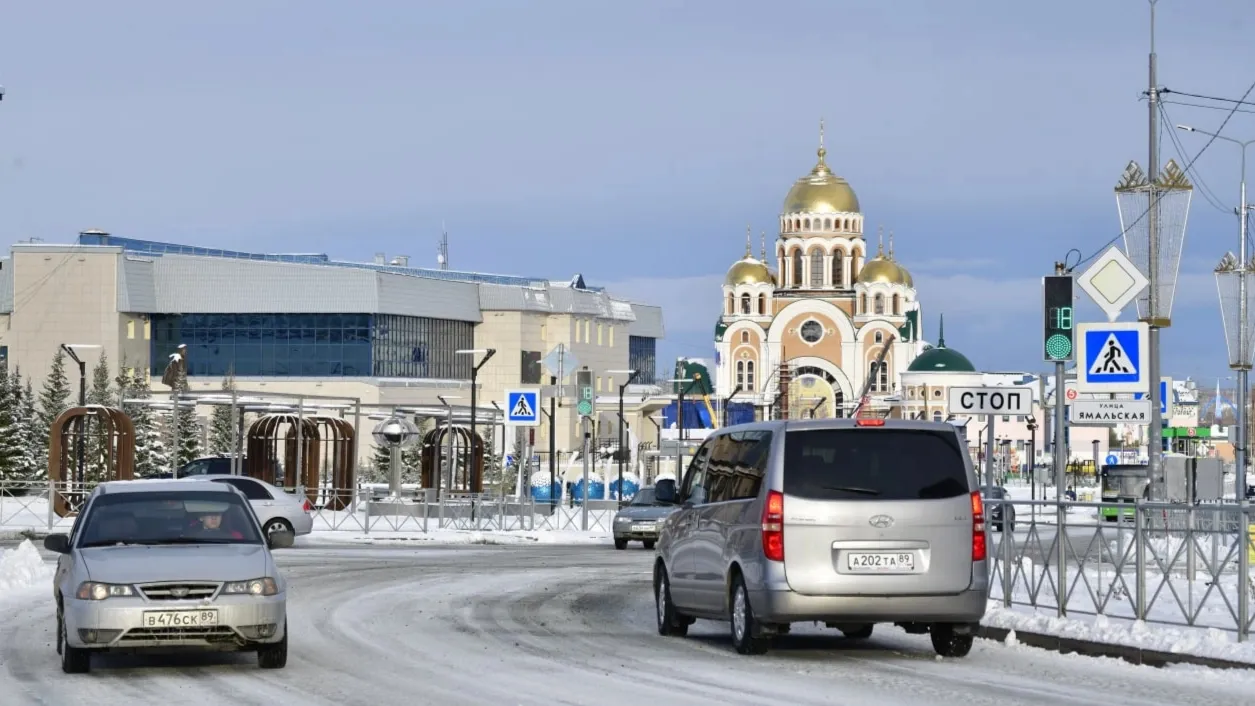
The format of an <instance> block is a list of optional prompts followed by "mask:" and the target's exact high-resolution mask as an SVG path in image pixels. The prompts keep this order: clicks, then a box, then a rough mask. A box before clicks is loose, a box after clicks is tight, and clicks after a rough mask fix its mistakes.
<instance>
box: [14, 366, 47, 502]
mask: <svg viewBox="0 0 1255 706" xmlns="http://www.w3.org/2000/svg"><path fill="white" fill-rule="evenodd" d="M9 391H10V394H11V395H12V396H13V398H14V399H16V400H17V409H18V421H19V425H18V434H19V435H20V438H21V448H22V457H21V469H22V471H21V472H22V478H23V479H24V480H26V481H27V482H28V483H30V482H40V481H44V480H47V478H48V453H47V451H46V448H47V443H48V435H47V434H46V433H43V434H42V436H41V433H42V430H43V425H42V422H41V421H40V419H39V412H38V409H37V405H36V402H37V400H36V398H35V391H34V390H33V389H31V381H30V378H23V377H22V370H21V368H14V369H13V374H12V375H10V376H9Z"/></svg>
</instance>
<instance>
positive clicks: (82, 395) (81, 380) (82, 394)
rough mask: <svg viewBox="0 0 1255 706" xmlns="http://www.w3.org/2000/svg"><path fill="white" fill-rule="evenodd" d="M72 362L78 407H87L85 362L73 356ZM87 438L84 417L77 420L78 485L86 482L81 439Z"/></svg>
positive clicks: (85, 449)
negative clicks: (75, 367)
mask: <svg viewBox="0 0 1255 706" xmlns="http://www.w3.org/2000/svg"><path fill="white" fill-rule="evenodd" d="M74 360H76V361H77V362H78V406H80V407H86V406H87V361H84V360H79V359H78V356H74ZM85 436H87V417H86V416H85V415H83V416H80V417H79V418H78V478H77V479H76V480H77V481H78V482H79V483H82V482H84V481H86V480H87V471H86V465H87V447H86V446H84V442H83V437H85Z"/></svg>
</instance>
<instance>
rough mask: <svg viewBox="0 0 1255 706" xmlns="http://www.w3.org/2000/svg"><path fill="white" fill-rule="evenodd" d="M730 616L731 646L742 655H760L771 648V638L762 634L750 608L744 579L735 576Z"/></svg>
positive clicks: (738, 575)
mask: <svg viewBox="0 0 1255 706" xmlns="http://www.w3.org/2000/svg"><path fill="white" fill-rule="evenodd" d="M731 604H732V605H731V610H730V612H731V615H730V616H728V617H729V622H730V623H731V627H732V646H733V647H735V648H736V651H737V652H739V653H741V654H743V655H760V654H763V653H764V652H766V651H767V649H768V648H770V647H771V637H770V636H768V635H763V634H762V629H761V626H760V625H759V624H758V619H757V618H755V617H754V609H753V607H752V606H750V595H749V590H748V589H746V588H745V579H744V578H742V577H741V575H740V574H737V576H736V578H735V579H734V580H733V582H732V601H731Z"/></svg>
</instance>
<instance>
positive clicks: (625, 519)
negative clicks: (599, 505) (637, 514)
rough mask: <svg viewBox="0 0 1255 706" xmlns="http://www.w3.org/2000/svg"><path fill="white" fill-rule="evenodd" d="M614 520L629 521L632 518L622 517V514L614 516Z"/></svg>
mask: <svg viewBox="0 0 1255 706" xmlns="http://www.w3.org/2000/svg"><path fill="white" fill-rule="evenodd" d="M614 521H615V522H631V521H632V518H630V517H624V516H623V515H619V516H618V517H616V518H614Z"/></svg>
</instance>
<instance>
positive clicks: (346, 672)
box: [0, 542, 1255, 706]
mask: <svg viewBox="0 0 1255 706" xmlns="http://www.w3.org/2000/svg"><path fill="white" fill-rule="evenodd" d="M7 546H8V547H10V548H11V547H12V546H14V543H7ZM276 557H277V558H278V560H279V561H280V562H281V564H282V565H283V566H284V568H285V570H286V572H287V575H288V576H289V578H290V580H291V595H290V601H291V602H290V618H289V619H290V621H291V623H290V628H291V632H292V640H293V643H292V655H291V659H290V661H289V663H288V667H287V668H286V669H284V670H281V671H278V672H269V671H267V672H264V671H261V670H259V669H258V668H257V666H256V661H255V659H254V657H253V656H252V655H251V654H250V655H221V654H219V655H215V654H205V653H187V654H182V655H178V656H168V655H166V656H148V655H144V656H131V655H112V656H106V657H104V658H101V659H98V660H97V661H96V663H95V666H94V668H93V671H92V673H90V674H87V675H81V676H80V675H66V674H63V673H62V672H61V670H60V668H59V666H58V662H57V657H56V653H55V651H54V647H53V637H54V636H53V627H54V622H55V621H54V618H53V607H52V602H51V600H50V598H49V596H48V592H47V590H46V588H45V586H44V585H39V586H37V587H36V588H34V589H19V590H18V591H17V592H16V593H13V594H9V595H6V596H0V693H3V699H0V700H2V701H3V703H4V704H5V705H6V706H19V705H21V706H24V705H26V704H55V705H57V706H60V705H62V704H65V705H70V704H93V705H96V706H107V705H108V704H114V703H125V704H139V703H144V704H147V703H179V704H188V705H191V704H223V703H231V704H240V705H244V704H266V705H267V706H270V705H272V704H276V703H292V702H293V701H299V702H300V703H303V704H309V705H311V706H313V705H317V704H328V705H331V704H335V705H336V706H344V705H348V704H352V705H356V704H370V705H372V706H376V705H381V704H393V703H402V702H404V703H410V704H441V705H448V706H456V705H458V704H468V705H469V704H492V703H501V704H544V705H546V706H552V705H554V704H594V703H595V704H600V705H603V706H614V705H615V704H639V703H659V704H668V705H671V704H676V705H682V704H746V705H751V704H752V705H754V706H757V705H758V704H763V703H773V702H784V703H795V704H873V703H874V704H894V705H910V704H920V705H925V704H926V705H927V706H944V705H947V704H954V705H956V706H957V705H960V704H962V705H963V706H975V705H978V704H990V705H991V706H993V705H997V706H1011V705H1014V704H1078V705H1079V704H1092V703H1095V702H1096V701H1097V700H1099V699H1100V698H1101V700H1103V701H1104V702H1105V703H1112V704H1138V705H1139V706H1142V705H1145V704H1164V705H1165V706H1166V705H1169V704H1170V705H1172V706H1188V705H1189V704H1200V705H1201V704H1207V705H1208V706H1215V705H1217V704H1245V703H1249V702H1250V694H1251V693H1252V690H1255V674H1251V673H1245V672H1232V671H1223V672H1222V671H1211V670H1207V669H1203V668H1194V667H1174V668H1170V669H1166V670H1157V669H1153V668H1150V667H1134V666H1131V665H1127V664H1125V663H1123V662H1119V661H1116V660H1108V659H1093V658H1088V657H1080V656H1061V655H1057V654H1053V653H1050V652H1045V651H1040V650H1035V649H1032V648H1028V647H1023V646H1018V645H1005V644H999V643H993V642H988V641H978V642H977V645H976V647H975V648H974V649H973V650H972V653H971V655H969V656H968V657H967V658H965V659H962V660H940V659H938V658H936V657H935V656H934V654H933V651H932V648H931V646H930V645H929V642H928V638H927V636H911V635H906V634H905V633H903V632H902V631H900V630H898V629H896V628H891V627H883V626H882V627H878V628H877V631H876V633H875V634H874V635H873V636H872V638H871V639H870V640H867V641H864V642H855V641H851V640H846V639H844V638H842V637H840V633H838V632H837V631H834V630H825V629H822V628H811V627H803V626H795V629H794V632H793V634H792V635H790V636H788V637H785V638H783V639H781V640H780V641H779V642H778V644H777V647H776V648H775V649H774V650H773V651H772V652H771V653H769V654H767V655H766V656H763V657H756V658H746V657H741V656H738V655H736V654H735V653H734V652H733V651H732V650H731V648H730V646H729V644H728V641H727V636H726V633H727V629H726V626H725V625H723V624H720V623H709V622H704V621H699V622H698V624H697V625H695V626H694V627H693V630H692V631H691V632H690V637H688V638H682V639H676V638H663V637H660V636H658V635H657V633H656V632H655V630H654V624H653V616H652V608H653V601H652V598H651V595H650V576H649V569H650V565H651V560H652V557H653V553H652V552H646V551H642V550H640V549H633V550H629V551H626V552H616V551H614V550H612V549H610V548H609V547H605V546H554V545H535V546H508V547H498V546H484V547H478V546H474V547H469V546H423V547H406V546H403V547H392V546H363V547H344V546H340V545H324V544H311V543H308V542H306V543H303V544H302V545H300V546H298V547H296V548H294V549H290V550H281V551H278V552H276Z"/></svg>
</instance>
